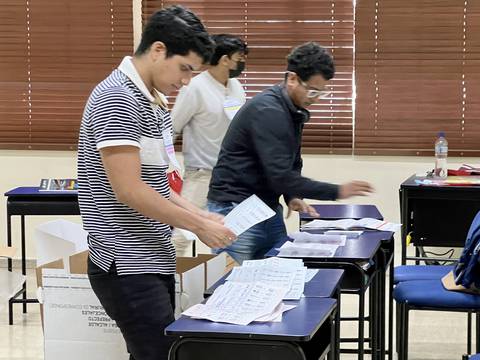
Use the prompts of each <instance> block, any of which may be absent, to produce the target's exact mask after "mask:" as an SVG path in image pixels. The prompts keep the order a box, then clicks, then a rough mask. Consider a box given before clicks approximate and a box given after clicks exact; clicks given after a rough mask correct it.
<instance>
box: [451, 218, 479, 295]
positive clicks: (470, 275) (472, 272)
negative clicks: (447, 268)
mask: <svg viewBox="0 0 480 360" xmlns="http://www.w3.org/2000/svg"><path fill="white" fill-rule="evenodd" d="M453 275H454V278H455V283H456V284H457V285H462V286H463V287H465V288H467V289H470V290H475V291H480V211H479V212H478V213H477V215H476V216H475V218H474V219H473V221H472V224H471V225H470V229H469V230H468V234H467V239H466V241H465V247H464V248H463V252H462V255H461V256H460V259H459V260H458V263H457V264H456V265H455V268H454V270H453Z"/></svg>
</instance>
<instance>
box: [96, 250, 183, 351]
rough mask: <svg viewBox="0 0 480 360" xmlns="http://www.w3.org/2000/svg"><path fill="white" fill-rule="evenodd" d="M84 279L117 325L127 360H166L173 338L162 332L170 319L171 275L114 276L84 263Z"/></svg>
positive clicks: (173, 301)
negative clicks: (125, 345) (86, 279)
mask: <svg viewBox="0 0 480 360" xmlns="http://www.w3.org/2000/svg"><path fill="white" fill-rule="evenodd" d="M88 277H89V279H90V283H91V285H92V289H93V291H94V292H95V294H96V295H97V297H98V299H99V300H100V303H101V304H102V306H103V307H104V309H105V312H106V313H107V314H108V315H109V316H110V317H111V318H112V319H113V320H115V322H116V323H117V326H118V327H119V329H120V330H121V332H122V335H123V337H124V339H125V342H126V344H127V349H128V351H129V353H130V354H131V355H130V359H134V360H167V359H168V352H169V350H170V347H171V345H172V342H173V340H174V339H173V338H170V337H167V336H165V335H164V329H165V327H167V326H168V325H169V324H170V323H172V322H173V321H174V320H175V318H174V315H173V314H174V308H175V279H174V276H173V275H158V274H141V275H124V276H120V275H117V273H116V269H115V266H114V265H112V268H111V269H110V271H109V272H108V273H107V272H104V271H103V270H101V269H100V268H98V267H97V266H96V265H95V264H93V263H92V262H91V260H90V259H89V261H88Z"/></svg>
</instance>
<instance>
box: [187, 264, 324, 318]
mask: <svg viewBox="0 0 480 360" xmlns="http://www.w3.org/2000/svg"><path fill="white" fill-rule="evenodd" d="M315 273H316V272H315V271H313V272H312V271H308V270H307V268H306V267H304V266H303V261H302V260H300V259H281V258H270V259H265V260H249V261H244V263H243V265H242V266H241V267H235V268H233V270H232V272H231V274H230V275H229V276H228V278H227V279H226V280H227V281H226V282H225V283H224V284H223V285H221V286H219V287H218V288H217V289H216V290H215V292H214V293H213V295H212V296H211V297H210V298H209V299H208V300H207V302H206V303H205V304H198V305H195V306H193V307H191V308H190V309H188V310H187V311H185V312H184V313H183V315H186V316H190V317H193V318H197V319H207V320H210V321H215V322H223V323H231V324H237V325H248V324H249V323H251V322H253V321H257V322H269V321H281V320H282V313H284V312H285V311H287V310H290V309H293V308H294V307H295V306H296V305H286V304H284V303H283V302H282V300H298V299H300V297H301V296H302V294H303V290H304V286H305V282H306V281H307V280H310V279H311V278H312V277H313V276H314V275H315Z"/></svg>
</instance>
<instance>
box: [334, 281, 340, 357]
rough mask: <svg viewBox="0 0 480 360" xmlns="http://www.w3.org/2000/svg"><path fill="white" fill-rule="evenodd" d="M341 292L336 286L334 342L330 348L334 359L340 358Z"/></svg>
mask: <svg viewBox="0 0 480 360" xmlns="http://www.w3.org/2000/svg"><path fill="white" fill-rule="evenodd" d="M340 299H341V293H340V288H338V291H337V297H336V300H337V313H336V314H335V343H334V347H333V348H332V351H334V352H335V357H334V359H335V360H340V324H341V322H340V312H341V309H342V307H341V301H340Z"/></svg>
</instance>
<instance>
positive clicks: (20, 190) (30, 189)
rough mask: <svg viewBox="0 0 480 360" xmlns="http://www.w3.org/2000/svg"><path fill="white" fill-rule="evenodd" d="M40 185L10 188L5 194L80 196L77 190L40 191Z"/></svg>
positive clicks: (32, 196) (15, 195)
mask: <svg viewBox="0 0 480 360" xmlns="http://www.w3.org/2000/svg"><path fill="white" fill-rule="evenodd" d="M39 189H40V188H39V187H38V186H22V187H17V188H15V189H12V190H9V191H7V192H6V193H5V196H8V197H9V198H15V197H22V198H25V197H28V198H37V197H52V196H55V197H57V196H58V197H73V198H76V197H77V196H78V192H77V191H73V190H72V191H39Z"/></svg>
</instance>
